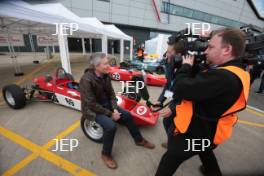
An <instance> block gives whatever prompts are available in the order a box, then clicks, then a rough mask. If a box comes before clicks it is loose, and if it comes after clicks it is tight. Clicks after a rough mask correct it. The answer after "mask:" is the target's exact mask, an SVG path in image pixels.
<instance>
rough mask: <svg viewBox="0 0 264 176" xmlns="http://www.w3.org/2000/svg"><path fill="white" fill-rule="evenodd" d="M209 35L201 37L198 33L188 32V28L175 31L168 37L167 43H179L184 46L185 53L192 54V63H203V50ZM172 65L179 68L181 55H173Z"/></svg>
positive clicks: (204, 59) (204, 57) (204, 58)
mask: <svg viewBox="0 0 264 176" xmlns="http://www.w3.org/2000/svg"><path fill="white" fill-rule="evenodd" d="M209 39H210V38H209V37H201V36H199V35H193V34H191V33H188V28H186V29H183V30H181V31H177V32H175V33H174V34H173V35H172V36H170V37H169V38H168V42H167V43H168V45H173V44H176V43H181V45H183V46H184V52H183V53H185V54H190V53H192V54H194V56H195V57H194V58H195V61H194V65H205V64H206V56H205V54H204V51H205V50H206V48H207V46H208V41H209ZM173 59H174V67H175V68H180V67H181V63H182V57H179V56H175V57H174V58H173Z"/></svg>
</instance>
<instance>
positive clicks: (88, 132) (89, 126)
mask: <svg viewBox="0 0 264 176" xmlns="http://www.w3.org/2000/svg"><path fill="white" fill-rule="evenodd" d="M81 128H82V130H83V132H84V134H85V136H86V137H88V138H89V139H91V140H92V141H94V142H97V143H102V142H103V132H104V130H103V128H102V127H101V125H99V124H98V123H96V122H95V121H91V120H88V119H87V118H85V117H84V116H82V118H81Z"/></svg>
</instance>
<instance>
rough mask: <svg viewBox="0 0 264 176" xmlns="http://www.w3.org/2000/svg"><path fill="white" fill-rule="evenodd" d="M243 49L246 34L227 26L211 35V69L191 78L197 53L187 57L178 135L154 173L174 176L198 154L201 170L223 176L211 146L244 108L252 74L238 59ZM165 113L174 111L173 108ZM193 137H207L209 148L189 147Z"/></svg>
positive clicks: (178, 82) (180, 75)
mask: <svg viewBox="0 0 264 176" xmlns="http://www.w3.org/2000/svg"><path fill="white" fill-rule="evenodd" d="M244 49H245V36H244V33H243V32H242V31H240V30H238V29H233V28H225V29H221V30H217V31H214V32H213V33H212V38H211V40H210V42H209V45H208V47H207V49H206V51H205V53H206V55H207V61H208V62H209V64H210V65H211V67H210V69H208V70H207V71H202V72H199V73H197V74H196V75H195V76H192V75H191V72H192V67H193V63H194V57H193V56H186V57H183V61H182V67H181V68H180V69H179V70H178V71H177V74H176V75H175V85H174V88H173V92H174V98H177V99H182V103H181V104H180V105H177V106H176V113H177V115H176V116H175V117H174V120H173V122H174V123H173V124H174V133H173V134H170V136H169V139H168V150H167V151H166V152H165V154H164V155H163V156H162V158H161V161H160V163H159V166H158V169H157V172H156V176H171V175H173V173H174V172H176V170H177V168H178V167H179V166H180V165H181V164H182V163H183V162H184V161H186V160H188V159H189V158H191V157H192V156H194V155H199V157H200V159H201V161H202V163H203V166H202V167H201V168H203V169H201V171H203V173H204V174H205V175H208V176H221V175H222V173H221V171H220V168H219V166H218V163H217V160H216V157H215V155H214V153H213V149H214V148H215V147H216V146H217V145H218V144H220V143H222V142H223V141H224V140H227V139H228V138H229V137H230V135H231V132H232V127H233V125H234V124H235V122H236V120H237V116H236V115H235V112H237V111H239V110H242V109H244V108H245V107H246V101H247V97H248V92H249V85H250V83H249V79H250V78H249V74H248V73H247V72H246V71H245V67H244V65H243V64H242V62H241V61H240V60H239V59H237V58H239V57H240V56H242V55H243V52H244ZM238 100H240V101H238ZM233 105H237V106H235V107H234V106H233ZM165 111H167V112H170V113H171V114H172V112H173V111H175V109H169V108H167V109H166V110H165ZM223 123H225V124H226V125H227V126H223ZM219 129H222V131H221V130H220V131H219ZM226 134H228V135H226ZM225 135H226V136H225ZM193 139H207V140H209V141H210V146H209V147H206V148H205V149H204V150H202V147H201V146H200V145H198V147H201V148H198V150H197V148H196V150H190V149H189V150H187V149H188V147H189V146H190V144H189V141H192V140H193ZM196 146H197V145H196Z"/></svg>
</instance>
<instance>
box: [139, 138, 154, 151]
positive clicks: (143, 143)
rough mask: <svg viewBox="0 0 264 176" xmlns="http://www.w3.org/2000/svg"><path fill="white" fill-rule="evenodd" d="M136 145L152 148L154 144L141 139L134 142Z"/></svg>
mask: <svg viewBox="0 0 264 176" xmlns="http://www.w3.org/2000/svg"><path fill="white" fill-rule="evenodd" d="M136 145H138V146H142V147H145V148H148V149H154V148H155V145H154V144H152V143H150V142H149V141H147V140H146V139H143V140H142V141H141V142H136Z"/></svg>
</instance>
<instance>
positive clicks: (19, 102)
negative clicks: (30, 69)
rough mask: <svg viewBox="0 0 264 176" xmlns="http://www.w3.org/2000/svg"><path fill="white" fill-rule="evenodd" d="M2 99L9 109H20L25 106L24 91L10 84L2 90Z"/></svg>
mask: <svg viewBox="0 0 264 176" xmlns="http://www.w3.org/2000/svg"><path fill="white" fill-rule="evenodd" d="M3 97H4V100H5V102H6V103H7V104H8V106H9V107H11V108H13V109H21V108H23V107H24V106H25V105H26V96H25V93H24V90H23V89H22V88H20V87H19V86H18V85H15V84H11V85H7V86H5V87H4V88H3Z"/></svg>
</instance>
